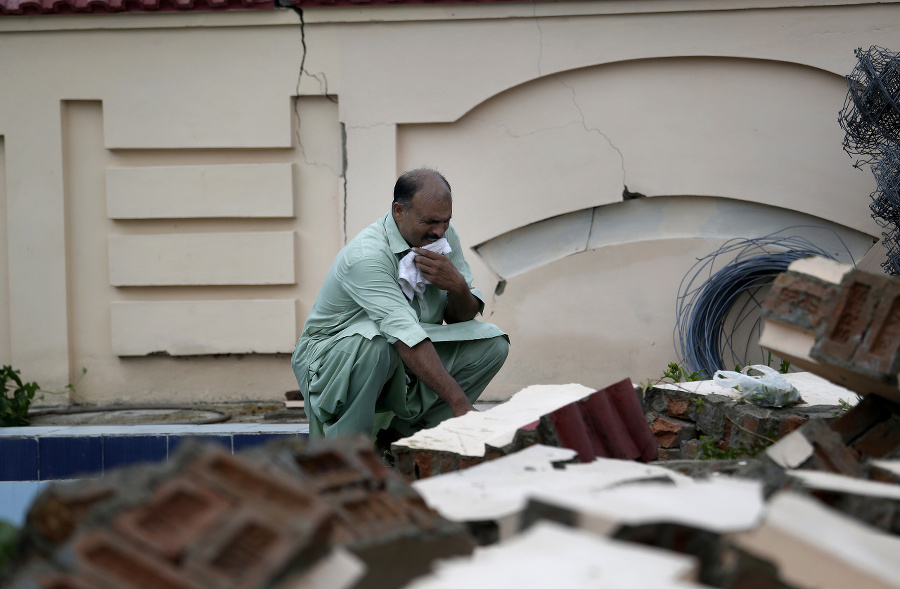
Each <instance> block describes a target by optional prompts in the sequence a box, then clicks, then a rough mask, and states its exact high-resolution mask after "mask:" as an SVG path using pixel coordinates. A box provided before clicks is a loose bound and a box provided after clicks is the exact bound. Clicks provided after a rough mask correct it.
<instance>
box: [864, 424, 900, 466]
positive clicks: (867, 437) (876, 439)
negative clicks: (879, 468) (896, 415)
mask: <svg viewBox="0 0 900 589" xmlns="http://www.w3.org/2000/svg"><path fill="white" fill-rule="evenodd" d="M853 448H854V449H855V450H857V451H858V452H860V453H862V454H863V455H864V456H868V457H870V458H894V457H897V456H898V455H900V420H897V419H886V420H884V421H882V422H881V423H879V424H878V425H876V426H874V427H872V428H871V429H870V430H869V431H867V432H866V433H864V434H863V435H862V436H860V437H859V438H857V440H856V441H855V442H854V443H853Z"/></svg>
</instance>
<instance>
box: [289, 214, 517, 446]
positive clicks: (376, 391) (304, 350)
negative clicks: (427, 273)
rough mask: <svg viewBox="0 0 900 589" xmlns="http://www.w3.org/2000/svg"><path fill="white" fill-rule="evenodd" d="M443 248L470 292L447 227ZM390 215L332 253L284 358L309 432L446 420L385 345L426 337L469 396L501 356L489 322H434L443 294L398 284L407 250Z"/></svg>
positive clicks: (504, 344)
mask: <svg viewBox="0 0 900 589" xmlns="http://www.w3.org/2000/svg"><path fill="white" fill-rule="evenodd" d="M444 237H445V238H447V241H448V242H449V243H450V247H451V248H452V251H451V252H450V254H449V255H448V257H449V258H450V260H451V261H452V262H453V265H454V266H456V268H457V269H458V270H459V271H460V273H461V274H462V275H463V277H464V278H465V279H466V282H467V283H468V284H469V289H470V291H471V292H472V294H473V295H474V296H475V297H477V298H478V300H479V301H481V306H480V309H479V312H480V311H481V310H482V309H483V308H484V302H483V300H484V299H483V297H482V295H481V292H480V291H479V290H478V289H475V288H473V287H472V279H473V276H472V271H471V269H470V268H469V265H468V263H467V262H466V260H465V257H464V256H463V254H462V245H461V244H460V241H459V236H458V234H457V233H456V230H455V229H454V228H453V226H452V225H450V227H449V228H448V229H447V231H446V232H445V234H444ZM409 249H410V248H409V245H408V244H407V243H406V241H405V240H404V239H403V237H402V236H401V235H400V232H399V230H398V229H397V225H396V223H395V222H394V219H393V217H392V216H391V214H390V213H388V214H387V215H385V216H384V217H383V218H382V219H380V220H378V221H376V222H375V223H373V224H372V225H370V226H369V227H367V228H366V229H364V230H363V231H362V232H361V233H360V234H359V235H357V236H356V237H355V238H354V239H353V240H352V241H351V242H350V243H349V244H347V246H346V247H344V249H342V250H341V252H340V253H339V254H338V256H337V258H335V261H334V263H333V264H332V266H331V269H330V270H329V271H328V275H327V276H326V277H325V281H324V283H323V284H322V288H321V290H320V291H319V295H318V296H317V297H316V301H315V303H314V304H313V308H312V309H311V311H310V314H309V317H308V318H307V320H306V325H305V326H304V328H303V333H302V334H301V336H300V340H299V341H298V342H297V346H296V348H295V349H294V355H293V357H292V360H291V365H292V367H293V370H294V375H295V376H296V377H297V382H298V384H299V385H300V390H301V392H302V393H303V397H304V400H305V410H306V414H307V416H308V417H309V422H310V435H313V436H316V435H329V436H331V435H339V434H343V433H351V432H367V433H372V434H373V435H374V433H376V432H375V431H373V429H374V427H375V423H376V417H375V415H376V413H379V414H382V415H380V416H379V417H380V419H379V420H378V425H379V429H380V427H381V426H384V425H386V424H387V421H388V419H390V418H391V417H393V421H392V422H390V423H391V426H392V427H394V428H395V429H397V430H398V431H400V432H401V433H403V434H406V435H409V434H411V433H413V432H414V431H415V430H417V429H420V428H422V427H430V426H432V425H436V424H437V423H439V422H440V421H442V420H443V419H446V418H447V417H450V415H451V414H450V409H449V407H448V406H447V405H446V404H445V403H439V402H438V401H439V398H438V397H437V394H436V393H434V391H432V390H431V389H430V388H429V387H427V386H426V385H424V384H422V383H420V382H418V381H417V380H416V379H415V376H414V375H412V374H410V375H409V376H408V375H407V373H406V370H405V368H404V366H403V363H402V362H401V361H400V358H399V356H398V355H397V352H396V351H395V350H394V347H393V345H392V344H394V343H395V342H397V341H398V340H399V341H402V342H403V343H405V344H406V345H407V346H410V347H412V346H415V345H416V344H418V343H419V342H421V341H422V340H425V339H430V340H431V341H432V342H433V343H434V344H435V349H436V350H437V352H438V355H439V356H440V358H441V361H442V362H443V364H444V366H445V368H447V371H448V372H449V373H450V374H451V376H453V377H454V378H455V379H456V381H457V382H458V383H459V385H460V386H461V387H462V389H463V391H465V393H466V396H467V397H469V399H470V400H471V401H474V400H475V399H477V398H478V395H480V394H481V392H482V391H483V390H484V388H485V387H486V386H487V384H488V383H489V382H490V380H491V378H493V376H494V375H495V374H496V373H497V371H498V370H499V369H500V367H501V366H502V364H503V361H504V360H505V359H506V353H507V350H508V345H509V344H508V341H507V338H506V335H505V334H504V333H503V332H502V331H501V330H500V329H499V328H498V327H497V326H495V325H492V324H490V323H483V322H480V321H475V320H472V321H465V322H462V323H453V324H450V325H443V324H442V323H443V318H444V309H445V308H446V305H447V292H446V291H442V290H440V289H439V288H437V287H435V286H434V285H428V286H427V287H426V289H425V293H424V295H423V298H422V299H421V300H419V299H418V298H414V299H413V300H412V301H409V300H408V299H407V298H406V296H405V295H404V294H403V292H402V291H401V289H400V285H399V284H398V282H397V276H398V271H399V261H400V259H401V258H402V257H403V256H404V255H406V254H407V253H408V252H409Z"/></svg>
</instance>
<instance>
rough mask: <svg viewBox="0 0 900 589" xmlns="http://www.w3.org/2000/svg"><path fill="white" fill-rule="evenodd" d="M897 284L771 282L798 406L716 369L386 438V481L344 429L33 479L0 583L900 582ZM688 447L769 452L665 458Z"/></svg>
mask: <svg viewBox="0 0 900 589" xmlns="http://www.w3.org/2000/svg"><path fill="white" fill-rule="evenodd" d="M898 284H900V282H897V281H891V280H887V281H884V280H882V278H881V277H875V278H873V277H870V276H868V275H864V274H861V273H859V272H856V271H855V270H848V269H846V268H844V267H840V266H837V265H833V264H830V263H827V264H826V263H823V262H821V261H819V260H803V261H799V262H795V263H794V264H793V265H792V266H791V269H790V271H789V272H788V273H786V275H785V276H782V277H780V278H779V279H778V283H777V284H776V285H775V288H774V289H773V291H772V295H771V297H770V298H771V299H772V300H769V301H767V303H766V309H767V310H766V325H765V331H764V336H765V338H767V340H766V341H767V342H768V343H766V345H767V346H769V347H771V348H772V349H776V347H777V352H778V353H779V354H783V355H784V356H785V357H788V358H790V359H791V361H792V362H796V364H797V365H798V366H801V367H803V368H806V369H808V370H810V371H811V372H809V373H796V374H790V375H788V379H789V380H790V382H791V384H792V385H793V386H794V387H795V388H796V389H797V390H798V391H800V393H801V396H802V397H803V400H804V403H803V404H801V405H796V406H794V407H786V408H778V409H774V408H762V407H757V406H756V405H753V404H751V403H746V402H742V399H741V393H740V391H736V390H733V389H725V388H722V387H720V386H718V385H716V384H715V383H714V382H712V381H706V382H699V383H679V384H677V385H668V386H659V387H653V388H651V389H649V390H646V391H643V396H642V397H639V396H638V394H636V390H635V388H634V387H633V385H632V384H631V382H630V381H629V380H627V379H626V380H623V381H621V382H618V383H616V384H614V385H611V386H609V387H607V388H605V389H601V390H599V391H596V390H592V389H589V388H587V387H584V386H581V385H574V384H570V385H559V386H536V387H529V388H527V389H525V390H523V391H521V392H520V393H519V394H517V395H516V396H514V397H513V399H512V400H510V401H509V402H508V403H506V404H503V405H500V406H498V407H496V408H493V409H491V410H489V411H485V412H480V413H469V414H466V415H464V416H462V417H459V418H455V419H451V420H448V421H446V422H444V423H442V424H441V425H440V426H438V427H435V428H433V429H430V430H425V431H422V432H419V433H417V434H416V435H414V436H411V437H409V438H406V439H403V440H400V441H398V442H395V443H394V444H393V445H392V453H393V455H394V459H395V464H396V470H390V469H389V468H388V467H386V466H385V465H384V464H382V463H381V462H380V461H379V460H378V459H377V458H376V456H375V455H374V453H373V452H372V442H371V440H368V439H362V438H360V439H330V440H317V441H313V442H310V443H307V444H301V443H292V444H288V443H283V442H282V443H275V444H272V445H270V446H267V447H258V448H254V449H252V450H250V451H248V452H246V453H244V454H241V455H238V456H232V455H229V454H227V453H225V452H224V451H222V450H221V449H217V448H214V447H202V446H199V445H187V444H186V445H184V446H183V447H182V448H181V450H180V452H179V454H178V455H177V457H176V459H175V460H173V461H170V462H169V463H168V464H167V465H165V466H161V467H142V468H138V469H130V470H125V471H121V472H119V473H116V474H113V475H112V476H109V477H106V478H103V479H101V480H97V481H81V482H76V483H73V484H67V485H53V486H51V487H49V488H48V490H46V491H45V492H44V493H43V494H42V495H41V496H40V497H39V498H38V500H37V501H36V502H35V504H34V505H33V506H32V509H31V511H30V512H29V516H28V520H27V523H26V527H25V528H24V530H23V538H22V541H21V544H20V557H21V558H20V563H21V564H20V567H19V568H18V569H17V571H15V572H16V575H15V577H14V578H13V579H12V580H10V581H8V582H6V583H5V584H3V583H0V585H2V586H3V587H9V588H14V589H38V588H39V589H51V588H52V589H83V588H87V587H98V588H101V589H103V588H108V587H116V588H119V587H121V588H126V589H127V588H131V587H135V588H164V589H168V588H172V589H191V588H195V587H204V588H205V587H210V588H223V589H224V588H232V587H233V588H247V589H250V588H272V589H301V588H307V587H310V588H311V587H315V588H324V589H331V588H335V589H351V588H353V589H369V588H376V587H377V588H385V589H394V588H398V589H399V588H401V587H408V588H410V589H444V588H450V587H453V588H457V587H466V588H467V589H477V588H479V587H485V588H488V587H490V588H491V589H493V588H494V587H506V586H514V587H521V588H531V587H534V588H537V587H541V588H544V587H546V586H547V585H548V584H550V583H554V584H558V585H561V586H565V587H572V588H577V587H603V588H605V589H619V588H622V589H625V588H628V589H632V588H644V587H659V588H672V589H688V588H700V587H718V588H721V589H768V588H775V589H814V588H815V589H846V588H847V587H865V588H877V589H881V588H898V589H900V559H898V557H897V555H898V554H900V404H898V390H900V389H898V386H897V367H898V354H900V337H898V335H897V334H898V333H900V327H898V326H900V298H898V297H897V296H895V294H896V293H900V287H898ZM873 292H874V293H879V294H877V296H876V297H875V298H874V299H873V298H870V295H871V293H873ZM892 297H893V298H892ZM885 300H888V303H885ZM885 305H887V307H885ZM885 309H887V310H885ZM773 334H775V335H773ZM823 377H824V378H823ZM857 393H858V394H859V395H861V398H858V397H857ZM700 436H705V440H707V441H708V440H712V441H713V442H714V443H716V444H719V446H718V447H719V448H731V449H747V448H748V446H751V445H754V444H757V443H758V441H759V440H764V441H765V442H766V444H764V445H761V446H760V447H758V448H756V449H755V450H758V451H759V454H758V455H757V456H755V457H751V456H743V457H741V458H740V459H736V460H729V461H724V462H723V463H718V464H714V465H712V466H704V467H700V466H696V465H709V464H711V463H710V462H707V461H699V460H693V461H688V460H675V459H678V458H684V457H689V456H692V455H695V454H696V453H697V450H698V446H699V445H700V444H701V443H703V444H705V443H707V442H706V441H704V440H701V438H700ZM776 439H777V441H775V442H774V443H769V442H770V440H776ZM754 453H755V452H754ZM657 456H658V457H659V458H662V460H658V461H655V459H656V458H657ZM688 464H691V465H693V466H687V465H688ZM684 473H690V475H691V476H686V474H684Z"/></svg>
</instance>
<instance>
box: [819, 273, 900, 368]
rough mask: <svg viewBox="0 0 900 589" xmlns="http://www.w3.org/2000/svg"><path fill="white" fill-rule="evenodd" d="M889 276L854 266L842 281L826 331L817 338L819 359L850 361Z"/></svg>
mask: <svg viewBox="0 0 900 589" xmlns="http://www.w3.org/2000/svg"><path fill="white" fill-rule="evenodd" d="M886 285H887V277H885V276H878V275H875V274H868V273H865V272H860V271H856V270H851V271H850V272H848V273H847V275H846V276H845V277H844V279H843V281H842V282H841V291H840V295H839V298H838V302H837V304H836V305H835V309H834V312H833V313H832V314H831V316H830V317H829V318H828V320H827V322H826V324H825V329H824V333H823V334H822V336H821V337H817V338H816V343H815V345H814V346H813V349H812V352H811V355H812V356H813V357H814V358H816V359H819V360H823V361H826V362H827V361H829V360H832V361H833V360H837V361H843V362H844V363H849V362H851V361H852V359H853V356H854V355H855V354H856V350H857V348H858V347H859V345H860V343H861V342H862V340H863V337H864V335H865V333H866V330H867V329H868V327H869V323H870V321H871V320H872V317H873V314H874V312H875V307H876V306H877V304H878V301H879V300H880V298H881V293H882V291H883V290H884V288H885V286H886Z"/></svg>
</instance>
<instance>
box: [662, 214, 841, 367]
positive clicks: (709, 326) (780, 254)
mask: <svg viewBox="0 0 900 589" xmlns="http://www.w3.org/2000/svg"><path fill="white" fill-rule="evenodd" d="M800 228H815V229H822V230H824V231H830V232H831V233H832V234H834V235H835V236H837V238H838V240H840V241H841V244H842V245H844V249H845V250H846V251H847V254H848V255H849V256H850V259H851V260H853V255H852V254H851V253H850V250H849V249H848V248H847V245H846V244H845V243H844V242H843V240H841V239H840V236H839V235H837V233H835V232H834V231H833V230H832V229H829V228H827V227H815V226H805V225H797V226H792V227H787V228H785V229H782V230H780V231H776V232H774V233H770V234H769V235H765V236H763V237H757V238H749V239H748V238H734V239H730V240H728V241H727V242H725V243H724V244H722V246H721V247H719V248H718V249H717V250H716V251H714V252H712V253H710V254H709V255H707V256H704V257H702V258H699V259H698V260H697V262H696V263H695V264H694V265H693V266H692V267H691V269H690V270H689V271H688V272H687V274H685V276H684V278H683V279H682V280H681V284H680V285H679V287H678V298H677V299H676V305H675V307H676V317H677V323H676V325H675V332H674V334H673V340H674V343H675V349H676V350H678V351H679V353H680V355H681V360H682V362H683V365H684V367H685V368H686V369H687V371H688V372H689V373H693V372H699V373H700V374H701V375H703V376H705V378H712V375H713V374H714V373H715V371H716V370H723V369H726V370H731V369H732V368H734V367H735V365H736V364H741V365H743V366H746V365H747V364H749V363H750V362H748V355H749V353H750V350H751V348H752V347H753V346H752V341H753V339H754V338H756V340H757V341H758V340H759V331H760V327H761V321H760V305H761V304H762V300H761V299H760V298H759V295H760V294H762V293H760V290H761V289H763V288H765V287H767V286H770V285H771V284H772V282H773V281H774V280H775V277H776V276H778V274H780V273H781V272H784V271H785V270H787V267H788V266H789V265H790V264H791V262H793V261H794V260H799V259H801V258H805V257H808V256H823V257H826V258H830V259H834V256H833V255H832V254H830V253H829V252H827V251H825V250H824V249H822V248H821V247H819V246H817V245H815V244H814V243H813V242H811V241H810V240H808V239H806V238H805V237H798V236H790V235H788V236H785V233H786V232H788V231H791V230H795V229H800ZM722 258H725V259H728V260H729V261H728V262H726V263H725V264H724V265H722V266H721V268H720V269H719V270H716V271H714V268H715V266H716V262H717V261H721V259H722ZM854 264H855V261H854ZM707 275H708V277H707V278H704V276H707ZM743 294H747V295H748V296H747V299H746V300H745V301H744V302H743V305H741V307H740V308H739V309H733V307H734V306H735V303H736V302H737V301H738V299H739V298H740V297H741V295H743ZM733 312H734V313H736V314H735V315H734V317H735V318H734V321H733V322H732V323H731V324H730V325H729V324H728V323H727V321H726V320H727V319H728V318H729V316H731V315H732V313H733ZM747 321H750V322H752V325H751V328H750V330H749V335H748V338H747V342H746V346H745V347H744V352H743V354H741V353H740V352H739V350H736V349H735V345H734V344H735V342H734V337H735V332H736V331H737V330H738V329H739V328H740V327H741V325H742V324H744V323H745V322H747ZM726 351H727V352H728V353H729V354H730V357H731V359H732V362H731V363H730V364H729V365H726V364H725V361H724V359H723V358H724V356H723V353H724V352H726Z"/></svg>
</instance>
